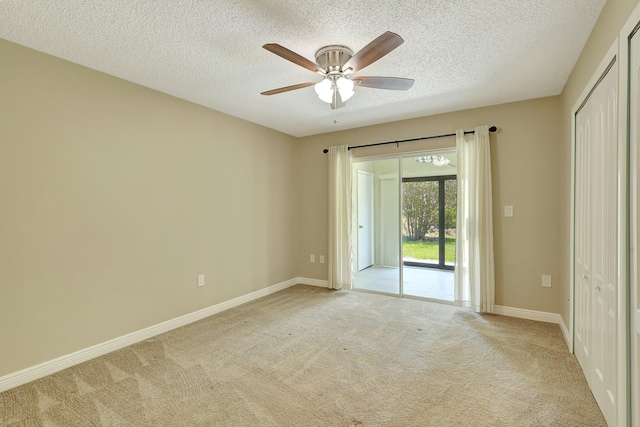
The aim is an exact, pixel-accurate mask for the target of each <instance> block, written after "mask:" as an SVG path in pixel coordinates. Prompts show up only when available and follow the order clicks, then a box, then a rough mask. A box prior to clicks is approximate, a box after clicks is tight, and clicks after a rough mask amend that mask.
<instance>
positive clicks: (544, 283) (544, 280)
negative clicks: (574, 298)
mask: <svg viewBox="0 0 640 427" xmlns="http://www.w3.org/2000/svg"><path fill="white" fill-rule="evenodd" d="M542 286H544V287H545V288H550V287H551V276H548V275H546V274H543V275H542Z"/></svg>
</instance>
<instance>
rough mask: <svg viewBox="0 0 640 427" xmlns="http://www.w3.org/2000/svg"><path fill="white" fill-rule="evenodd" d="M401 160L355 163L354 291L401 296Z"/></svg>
mask: <svg viewBox="0 0 640 427" xmlns="http://www.w3.org/2000/svg"><path fill="white" fill-rule="evenodd" d="M399 170H400V162H399V159H388V160H374V161H363V162H354V163H353V181H352V182H353V206H354V215H353V218H354V224H353V232H352V235H353V245H354V253H355V256H354V287H355V288H356V289H360V290H367V291H375V292H383V293H387V294H393V295H400V216H399V206H400V191H399V180H400V173H399Z"/></svg>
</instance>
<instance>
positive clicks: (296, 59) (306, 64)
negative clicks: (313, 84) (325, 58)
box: [262, 43, 324, 75]
mask: <svg viewBox="0 0 640 427" xmlns="http://www.w3.org/2000/svg"><path fill="white" fill-rule="evenodd" d="M262 47H263V48H265V49H267V50H268V51H269V52H271V53H275V54H276V55H278V56H279V57H281V58H284V59H286V60H287V61H291V62H293V63H294V64H297V65H299V66H301V67H303V68H306V69H307V70H309V71H313V72H314V73H318V74H322V75H324V70H323V69H322V68H320V66H319V65H318V64H316V63H315V62H312V61H310V60H308V59H307V58H305V57H304V56H301V55H298V54H297V53H295V52H294V51H292V50H289V49H287V48H286V47H284V46H280V45H279V44H276V43H268V44H265V45H264V46H262Z"/></svg>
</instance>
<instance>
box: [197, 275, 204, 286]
mask: <svg viewBox="0 0 640 427" xmlns="http://www.w3.org/2000/svg"><path fill="white" fill-rule="evenodd" d="M201 286H204V274H199V275H198V287H201Z"/></svg>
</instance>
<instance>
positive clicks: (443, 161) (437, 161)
mask: <svg viewBox="0 0 640 427" xmlns="http://www.w3.org/2000/svg"><path fill="white" fill-rule="evenodd" d="M416 162H418V163H431V164H432V165H434V166H446V165H448V164H449V163H451V160H449V159H448V158H446V157H444V156H440V155H436V156H422V157H416Z"/></svg>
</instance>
